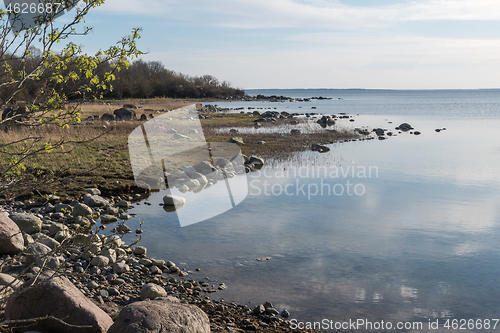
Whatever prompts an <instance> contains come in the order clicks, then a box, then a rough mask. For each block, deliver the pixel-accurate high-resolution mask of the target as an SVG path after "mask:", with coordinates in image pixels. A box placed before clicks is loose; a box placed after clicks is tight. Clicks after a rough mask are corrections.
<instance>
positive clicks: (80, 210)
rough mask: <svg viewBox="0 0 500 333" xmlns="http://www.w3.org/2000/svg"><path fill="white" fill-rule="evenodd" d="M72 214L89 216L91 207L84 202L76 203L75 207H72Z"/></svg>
mask: <svg viewBox="0 0 500 333" xmlns="http://www.w3.org/2000/svg"><path fill="white" fill-rule="evenodd" d="M73 216H74V217H77V216H85V217H87V216H90V217H92V208H90V207H89V206H87V205H86V204H82V203H77V204H76V205H75V207H73Z"/></svg>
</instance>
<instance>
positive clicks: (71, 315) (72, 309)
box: [5, 271, 113, 333]
mask: <svg viewBox="0 0 500 333" xmlns="http://www.w3.org/2000/svg"><path fill="white" fill-rule="evenodd" d="M53 273H54V272H51V271H46V272H44V273H42V274H41V275H40V276H39V278H38V279H37V282H36V284H34V285H33V286H32V287H30V288H26V289H24V290H23V291H22V292H21V293H19V294H17V295H15V296H12V297H11V298H10V299H9V300H8V301H7V305H6V308H5V318H6V319H7V320H20V319H29V318H37V317H44V316H46V315H49V316H52V317H55V318H59V319H61V320H63V321H64V322H65V323H68V324H71V325H78V326H91V327H87V328H77V327H74V326H67V325H64V324H62V323H60V322H59V321H56V320H53V319H46V320H39V321H37V322H35V323H33V324H32V325H30V326H29V330H37V331H40V332H60V333H66V332H68V333H73V332H75V333H80V332H81V333H87V332H91V333H104V332H107V330H108V328H109V327H110V326H111V325H112V324H113V320H112V319H111V317H109V316H108V315H107V314H106V313H105V312H104V311H103V310H101V309H99V308H98V307H97V306H96V305H95V304H94V303H92V302H91V301H90V300H89V299H88V298H87V297H85V295H83V294H82V293H81V291H80V290H78V288H77V287H75V286H74V285H73V284H72V283H71V282H70V281H69V280H68V279H67V278H65V277H52V278H50V277H51V276H52V274H53ZM27 283H28V284H31V283H33V281H29V282H27ZM20 325H21V326H23V327H26V325H27V324H26V323H21V324H20ZM25 330H27V329H26V328H25Z"/></svg>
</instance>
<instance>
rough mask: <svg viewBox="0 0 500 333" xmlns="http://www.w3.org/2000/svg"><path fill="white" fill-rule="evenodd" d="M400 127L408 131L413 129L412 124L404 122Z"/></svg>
mask: <svg viewBox="0 0 500 333" xmlns="http://www.w3.org/2000/svg"><path fill="white" fill-rule="evenodd" d="M399 129H400V130H402V131H403V132H407V131H409V130H411V129H413V127H411V125H410V124H407V123H402V124H401V125H399Z"/></svg>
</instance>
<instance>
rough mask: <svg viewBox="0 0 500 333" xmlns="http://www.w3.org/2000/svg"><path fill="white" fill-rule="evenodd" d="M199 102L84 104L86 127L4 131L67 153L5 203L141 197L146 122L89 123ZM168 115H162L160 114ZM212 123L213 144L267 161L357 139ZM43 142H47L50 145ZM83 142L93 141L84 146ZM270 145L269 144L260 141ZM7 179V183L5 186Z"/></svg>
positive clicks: (240, 122)
mask: <svg viewBox="0 0 500 333" xmlns="http://www.w3.org/2000/svg"><path fill="white" fill-rule="evenodd" d="M195 102H198V101H196V100H180V99H153V100H121V101H100V102H99V103H87V104H83V105H82V111H81V119H82V121H83V123H84V125H78V126H72V127H70V128H69V129H62V128H59V127H56V126H53V127H50V126H49V127H43V128H42V127H39V128H31V129H28V128H13V129H10V130H8V131H6V132H3V131H2V132H0V144H2V143H7V142H12V141H15V140H20V139H22V138H25V137H28V136H31V137H43V138H45V139H46V140H49V141H51V142H56V141H58V140H60V139H63V140H64V142H65V143H64V145H63V148H62V149H60V150H56V151H52V152H44V153H42V154H40V155H38V156H36V157H34V158H33V159H31V160H30V161H28V162H27V163H26V164H25V166H26V170H24V171H22V177H21V180H22V181H20V182H18V183H16V184H15V185H14V186H11V188H10V189H9V190H4V191H1V193H0V196H1V197H0V199H10V198H13V197H18V196H20V195H24V198H29V197H30V196H36V197H46V196H48V195H51V194H52V195H57V196H78V195H80V194H82V189H84V188H86V187H98V188H99V189H101V191H102V192H103V194H121V193H129V192H130V191H132V190H133V191H136V193H137V192H140V191H141V189H139V188H137V187H136V185H135V181H134V177H133V173H132V167H131V164H130V160H129V152H128V144H127V143H128V136H129V134H130V133H131V132H132V131H133V130H134V129H135V128H137V127H138V126H140V124H141V122H140V121H124V122H116V123H115V122H112V123H108V124H106V128H104V127H103V126H102V125H103V124H104V123H102V122H100V121H93V122H90V121H86V119H87V118H88V117H89V116H101V115H102V114H104V113H113V111H114V110H115V109H117V108H120V107H121V106H123V105H124V104H134V105H137V106H139V108H138V109H136V112H137V116H138V118H139V117H140V115H141V114H147V115H149V114H153V115H155V116H158V115H161V114H163V112H164V111H163V110H171V109H174V108H177V107H181V106H184V105H187V104H192V103H195ZM160 110H162V111H161V112H160V113H159V112H157V111H160ZM206 115H208V116H209V119H202V120H201V124H202V128H203V131H204V134H205V137H206V139H207V141H209V142H216V141H218V142H227V141H228V140H229V139H230V138H231V137H233V136H238V137H241V138H242V139H243V141H244V143H245V144H243V145H241V146H240V147H241V150H242V152H243V154H246V155H252V154H254V155H259V156H262V157H265V158H269V157H282V158H286V157H287V156H288V155H289V154H290V153H291V152H294V151H300V150H304V149H310V146H311V144H312V143H321V142H335V141H341V140H342V141H343V140H348V139H353V138H356V135H354V134H353V133H352V132H348V131H338V132H334V131H318V132H313V133H308V134H299V135H291V134H290V133H289V132H288V133H283V134H279V133H267V134H266V133H253V134H245V133H236V134H232V133H228V132H227V131H226V132H221V131H220V129H224V128H225V129H228V128H233V127H251V126H253V125H254V120H255V119H257V118H256V117H249V116H248V115H247V114H240V113H235V114H223V113H213V112H212V113H207V114H206ZM289 123H290V120H289V119H279V121H278V122H276V123H265V124H264V127H274V126H278V125H282V126H283V125H285V126H287V124H289ZM46 140H45V141H43V142H46ZM82 141H88V142H84V143H81V142H82ZM260 141H265V144H259V143H258V142H260ZM22 147H23V144H22V143H19V144H16V145H12V146H11V147H10V148H9V151H10V152H11V153H16V152H19V150H20V149H22ZM10 158H12V155H6V154H1V155H0V169H5V168H6V167H7V165H8V163H9V160H10ZM6 181H7V180H3V182H4V184H5V182H6Z"/></svg>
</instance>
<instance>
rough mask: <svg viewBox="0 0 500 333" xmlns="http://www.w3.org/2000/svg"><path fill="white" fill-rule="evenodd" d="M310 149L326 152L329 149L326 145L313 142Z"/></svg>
mask: <svg viewBox="0 0 500 333" xmlns="http://www.w3.org/2000/svg"><path fill="white" fill-rule="evenodd" d="M311 150H313V151H318V152H320V153H326V152H327V151H330V148H328V147H327V146H323V145H318V144H315V143H313V144H312V145H311Z"/></svg>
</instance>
